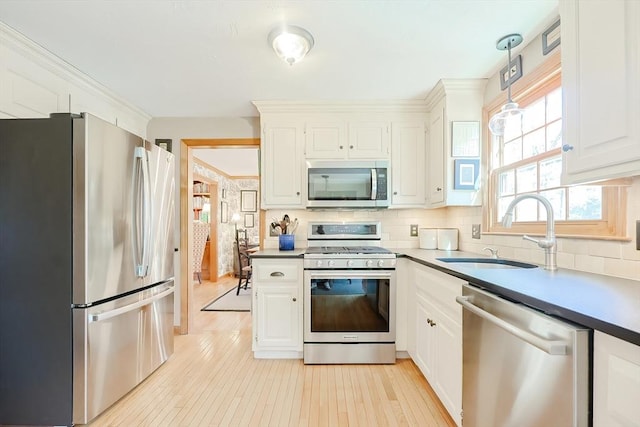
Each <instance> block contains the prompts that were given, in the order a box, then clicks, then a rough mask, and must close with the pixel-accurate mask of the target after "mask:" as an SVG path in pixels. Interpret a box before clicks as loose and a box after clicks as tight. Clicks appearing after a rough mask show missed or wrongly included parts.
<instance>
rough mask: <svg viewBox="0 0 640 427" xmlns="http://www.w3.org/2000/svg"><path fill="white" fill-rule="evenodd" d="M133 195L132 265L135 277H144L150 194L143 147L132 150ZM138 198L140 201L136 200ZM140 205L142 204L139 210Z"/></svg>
mask: <svg viewBox="0 0 640 427" xmlns="http://www.w3.org/2000/svg"><path fill="white" fill-rule="evenodd" d="M134 159H135V161H134V174H133V179H134V186H133V188H134V190H133V191H134V193H133V198H134V200H133V207H134V212H133V227H134V232H133V235H134V251H133V253H134V255H133V256H134V257H135V259H134V265H135V274H136V277H146V276H147V274H149V253H150V252H151V251H150V247H149V244H150V239H151V194H150V184H149V162H148V160H147V151H146V150H145V149H144V147H136V148H135V150H134ZM140 172H142V187H141V188H142V191H141V193H142V194H139V193H138V192H137V191H136V190H137V189H138V188H140V187H139V185H140V182H139V177H140ZM137 197H140V200H138V199H137ZM140 203H142V206H141V209H140Z"/></svg>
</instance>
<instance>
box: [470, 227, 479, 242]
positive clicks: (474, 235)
mask: <svg viewBox="0 0 640 427" xmlns="http://www.w3.org/2000/svg"><path fill="white" fill-rule="evenodd" d="M471 238H472V239H479V238H480V224H471Z"/></svg>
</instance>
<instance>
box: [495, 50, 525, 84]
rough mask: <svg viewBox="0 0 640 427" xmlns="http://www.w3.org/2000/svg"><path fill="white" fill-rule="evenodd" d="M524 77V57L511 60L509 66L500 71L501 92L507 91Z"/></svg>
mask: <svg viewBox="0 0 640 427" xmlns="http://www.w3.org/2000/svg"><path fill="white" fill-rule="evenodd" d="M520 77H522V55H518V56H516V57H515V58H512V59H511V63H510V64H509V66H505V67H504V68H503V69H501V70H500V90H505V89H506V88H507V87H509V86H511V85H513V84H514V83H515V82H516V81H518V79H519V78H520Z"/></svg>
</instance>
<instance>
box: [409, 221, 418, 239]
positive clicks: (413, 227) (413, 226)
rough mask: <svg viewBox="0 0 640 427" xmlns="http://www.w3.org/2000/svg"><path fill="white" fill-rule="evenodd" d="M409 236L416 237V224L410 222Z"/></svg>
mask: <svg viewBox="0 0 640 427" xmlns="http://www.w3.org/2000/svg"><path fill="white" fill-rule="evenodd" d="M411 237H418V224H411Z"/></svg>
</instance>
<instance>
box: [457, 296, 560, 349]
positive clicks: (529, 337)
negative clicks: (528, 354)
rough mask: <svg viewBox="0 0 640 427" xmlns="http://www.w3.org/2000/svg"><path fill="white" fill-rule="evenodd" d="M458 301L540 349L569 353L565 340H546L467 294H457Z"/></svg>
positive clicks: (474, 312)
mask: <svg viewBox="0 0 640 427" xmlns="http://www.w3.org/2000/svg"><path fill="white" fill-rule="evenodd" d="M456 302H457V303H458V304H460V305H461V306H463V307H464V308H466V309H467V310H469V311H470V312H472V313H473V314H475V315H477V316H479V317H481V318H483V319H485V320H488V321H489V322H491V323H493V324H494V325H496V326H497V327H499V328H501V329H504V330H505V331H507V332H508V333H510V334H511V335H513V336H515V337H517V338H520V339H521V340H522V341H525V342H527V343H529V344H531V345H532V346H534V347H537V348H539V349H540V350H542V351H544V352H545V353H547V354H551V355H566V354H567V343H565V342H563V341H553V340H546V339H544V338H540V337H539V336H536V335H534V334H532V333H531V332H527V331H524V330H522V329H520V328H518V327H516V326H514V325H512V324H511V323H509V322H507V321H505V320H502V319H501V318H499V317H497V316H494V315H493V314H491V313H488V312H486V311H484V310H483V309H481V308H480V307H478V306H477V305H474V304H473V303H471V302H470V301H469V297H467V296H464V297H461V296H457V297H456Z"/></svg>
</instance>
